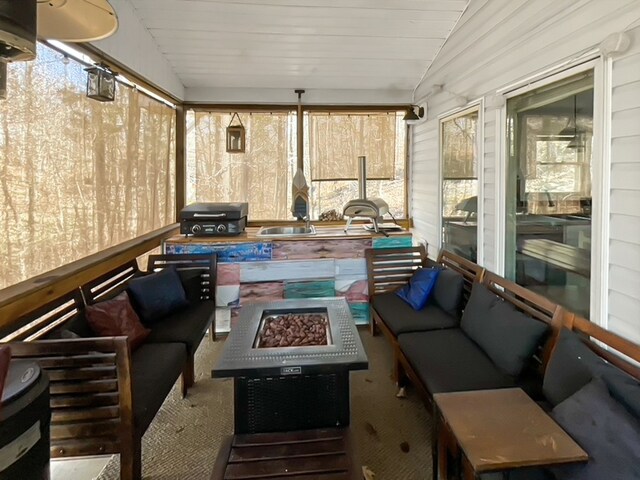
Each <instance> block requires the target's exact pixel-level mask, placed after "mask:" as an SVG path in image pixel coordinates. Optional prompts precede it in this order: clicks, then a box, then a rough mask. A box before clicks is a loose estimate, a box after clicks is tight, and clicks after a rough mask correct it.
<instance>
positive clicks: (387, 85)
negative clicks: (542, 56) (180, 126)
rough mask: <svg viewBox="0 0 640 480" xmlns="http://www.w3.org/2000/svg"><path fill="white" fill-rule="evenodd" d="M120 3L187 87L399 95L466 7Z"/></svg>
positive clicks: (427, 3)
mask: <svg viewBox="0 0 640 480" xmlns="http://www.w3.org/2000/svg"><path fill="white" fill-rule="evenodd" d="M129 2H130V3H131V5H132V6H133V8H134V9H135V13H136V15H137V16H138V19H139V20H140V22H141V23H142V25H143V26H144V27H145V28H146V29H147V30H148V31H149V33H150V34H151V36H152V37H153V39H154V40H155V41H156V43H157V44H158V48H159V50H160V52H161V53H162V54H163V55H164V56H165V57H166V59H167V60H168V62H169V64H170V65H171V66H172V68H173V69H174V71H175V73H176V74H177V75H178V77H179V78H180V80H181V81H182V83H183V84H184V86H185V87H186V88H187V89H189V88H236V89H237V88H260V89H265V88H278V89H295V88H309V89H314V88H316V89H340V90H346V89H370V90H403V91H406V90H409V91H411V90H413V88H414V87H415V86H416V85H417V84H418V82H419V81H420V79H421V77H422V76H423V74H424V72H425V70H426V69H427V67H428V66H429V64H430V63H431V61H432V60H433V58H434V57H435V56H436V54H437V53H438V51H439V49H440V47H441V46H442V44H443V43H444V41H445V40H446V38H447V36H448V35H449V33H450V32H451V30H452V29H453V27H454V25H455V24H456V22H457V20H458V18H459V17H460V15H461V14H462V12H463V10H464V8H465V7H466V5H467V0H264V1H263V0H129ZM132 48H135V46H132Z"/></svg>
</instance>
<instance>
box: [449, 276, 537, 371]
mask: <svg viewBox="0 0 640 480" xmlns="http://www.w3.org/2000/svg"><path fill="white" fill-rule="evenodd" d="M481 287H482V286H481V285H475V286H474V288H473V292H472V294H471V297H472V298H470V299H469V302H468V305H467V307H466V308H465V312H464V315H463V318H462V320H461V322H460V328H462V330H463V331H464V332H465V333H466V334H467V335H469V337H470V338H471V339H472V340H473V341H475V342H476V343H477V344H478V345H479V346H480V347H481V348H482V350H483V351H484V352H485V353H486V354H487V355H488V356H489V357H490V358H491V360H493V362H494V363H495V364H496V365H497V366H498V367H499V368H500V369H501V370H502V371H503V372H505V373H507V374H509V375H511V376H514V377H516V376H518V375H520V372H522V369H523V368H524V366H525V365H526V363H527V362H528V361H529V359H530V358H531V357H532V356H533V353H534V352H535V350H536V348H537V347H538V346H539V345H540V342H541V341H542V339H543V337H544V335H545V334H546V333H547V331H548V325H547V324H546V323H544V322H541V321H538V320H536V319H534V318H532V317H529V316H528V315H525V314H524V313H522V312H519V311H518V310H516V309H515V307H514V306H513V305H511V304H510V303H507V302H505V301H503V300H498V301H496V302H493V301H491V300H490V298H489V297H490V296H494V297H495V295H493V294H492V293H491V292H489V291H488V290H486V289H484V290H482V288H481ZM487 305H490V307H489V308H488V309H487V308H486V307H487Z"/></svg>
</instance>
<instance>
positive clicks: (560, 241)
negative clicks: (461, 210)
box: [505, 71, 593, 318]
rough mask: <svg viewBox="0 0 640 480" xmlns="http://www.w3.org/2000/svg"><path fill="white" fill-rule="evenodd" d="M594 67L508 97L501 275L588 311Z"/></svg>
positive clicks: (582, 310)
mask: <svg viewBox="0 0 640 480" xmlns="http://www.w3.org/2000/svg"><path fill="white" fill-rule="evenodd" d="M592 140H593V72H592V71H589V72H585V73H581V74H579V75H576V76H573V77H570V78H565V79H563V80H561V81H559V82H556V83H554V84H550V85H545V86H543V87H540V88H538V89H535V90H532V91H529V92H527V93H525V94H523V95H520V96H516V97H513V98H510V99H509V100H508V101H507V142H508V143H507V145H508V152H507V153H508V157H507V161H508V164H507V194H506V212H507V218H506V232H505V233H506V238H505V246H506V249H505V250H506V259H505V260H506V262H505V273H506V275H507V278H510V279H512V280H515V281H516V282H517V283H518V284H520V285H523V286H525V287H527V288H529V289H531V290H534V291H537V292H538V293H541V294H542V295H544V296H545V297H547V298H549V299H551V300H553V301H555V302H557V303H560V304H561V305H564V306H565V307H567V308H569V309H570V310H572V311H574V312H576V313H579V314H581V315H583V316H585V317H587V318H589V300H590V298H589V297H590V280H591V198H592V197H591V182H592V177H591V171H592V169H591V158H592Z"/></svg>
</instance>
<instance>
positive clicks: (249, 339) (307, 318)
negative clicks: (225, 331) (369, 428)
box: [212, 298, 368, 434]
mask: <svg viewBox="0 0 640 480" xmlns="http://www.w3.org/2000/svg"><path fill="white" fill-rule="evenodd" d="M367 367H368V360H367V355H366V353H365V351H364V348H363V347H362V342H361V341H360V337H359V336H358V332H357V330H356V327H355V323H354V322H353V319H352V317H351V312H350V310H349V306H348V304H347V302H346V300H344V299H340V298H330V299H327V298H323V299H300V300H282V301H274V302H260V303H254V304H250V305H246V306H244V307H243V308H242V312H241V314H240V319H239V321H238V323H237V324H236V325H235V326H234V327H233V329H232V330H231V333H230V334H229V337H228V338H227V340H226V342H225V346H224V350H223V352H222V357H221V358H220V360H219V361H218V364H217V365H216V367H215V368H214V369H213V370H212V376H213V377H214V378H222V377H233V379H234V389H235V392H234V419H235V433H236V434H240V433H265V432H284V431H291V430H303V429H313V428H328V427H336V426H340V427H346V426H347V425H349V416H350V413H349V412H350V408H349V403H350V402H349V371H351V370H365V369H366V368H367Z"/></svg>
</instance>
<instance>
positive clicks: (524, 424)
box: [433, 388, 589, 480]
mask: <svg viewBox="0 0 640 480" xmlns="http://www.w3.org/2000/svg"><path fill="white" fill-rule="evenodd" d="M433 398H434V400H435V403H436V406H437V410H438V412H439V414H438V419H436V421H438V422H439V425H438V478H439V479H440V480H446V479H447V478H448V466H447V458H448V454H447V451H453V453H454V454H455V453H456V452H457V449H458V447H459V449H460V451H461V452H460V453H461V454H462V469H463V476H464V478H465V480H472V479H475V478H476V475H479V474H481V473H487V472H498V471H505V470H513V469H517V468H526V467H536V466H537V467H543V466H551V465H558V464H563V463H574V462H586V461H587V460H588V458H589V457H588V455H587V453H586V452H585V451H584V450H582V449H581V448H580V446H579V445H578V444H577V443H576V442H574V441H573V439H572V438H571V437H570V436H569V435H568V434H567V433H566V432H565V431H564V430H563V429H562V428H561V427H560V426H559V425H558V424H557V423H556V422H555V421H554V420H553V419H552V418H551V417H550V416H549V415H547V414H546V413H545V412H544V410H542V408H540V406H539V405H538V404H537V403H535V402H534V401H533V400H531V398H529V396H528V395H527V394H526V393H524V392H523V391H522V390H521V389H519V388H505V389H498V390H478V391H471V392H455V393H440V394H436V395H434V397H433ZM434 470H435V469H434Z"/></svg>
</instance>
